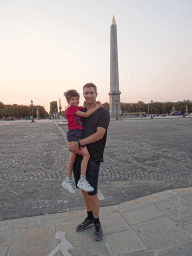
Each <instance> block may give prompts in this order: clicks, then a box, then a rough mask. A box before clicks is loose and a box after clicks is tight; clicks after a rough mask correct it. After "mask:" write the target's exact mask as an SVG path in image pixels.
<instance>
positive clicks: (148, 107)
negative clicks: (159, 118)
mask: <svg viewBox="0 0 192 256" xmlns="http://www.w3.org/2000/svg"><path fill="white" fill-rule="evenodd" d="M148 116H149V105H148Z"/></svg>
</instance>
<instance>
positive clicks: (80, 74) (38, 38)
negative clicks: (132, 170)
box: [0, 0, 192, 111]
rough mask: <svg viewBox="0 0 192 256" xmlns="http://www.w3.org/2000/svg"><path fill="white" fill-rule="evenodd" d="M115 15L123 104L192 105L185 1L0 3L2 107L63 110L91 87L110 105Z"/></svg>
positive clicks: (189, 17)
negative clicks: (54, 104)
mask: <svg viewBox="0 0 192 256" xmlns="http://www.w3.org/2000/svg"><path fill="white" fill-rule="evenodd" d="M113 15H114V17H115V20H116V24H117V40H118V62H119V90H120V91H121V96H120V100H121V102H129V103H131V102H138V101H143V102H145V103H149V102H150V101H151V100H153V102H157V101H160V102H167V101H173V102H176V101H183V100H184V99H185V100H187V99H189V100H192V1H191V0H90V1H88V0H33V1H32V0H0V31H1V32H0V101H1V102H3V103H4V104H23V105H30V103H31V100H33V104H34V105H42V106H44V107H45V109H46V110H47V111H49V109H50V102H51V101H59V98H60V99H61V105H62V110H64V109H65V107H66V106H67V102H66V100H65V98H64V96H63V93H64V92H65V91H67V90H69V89H75V90H77V91H78V92H79V93H80V104H81V105H82V104H83V91H82V87H83V85H84V84H85V83H88V82H93V83H95V84H96V85H97V87H98V97H97V99H98V100H100V101H101V102H102V103H104V102H109V95H108V93H109V90H110V26H111V22H112V18H113Z"/></svg>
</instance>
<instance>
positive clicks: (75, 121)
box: [66, 106, 83, 130]
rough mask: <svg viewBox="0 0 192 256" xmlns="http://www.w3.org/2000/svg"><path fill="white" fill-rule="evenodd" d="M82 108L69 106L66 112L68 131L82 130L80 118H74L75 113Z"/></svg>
mask: <svg viewBox="0 0 192 256" xmlns="http://www.w3.org/2000/svg"><path fill="white" fill-rule="evenodd" d="M82 109H83V107H74V106H69V107H68V108H67V110H66V118H67V121H68V123H67V126H68V129H69V130H72V129H80V130H83V123H82V120H81V117H80V116H76V115H75V113H76V112H77V111H81V110H82Z"/></svg>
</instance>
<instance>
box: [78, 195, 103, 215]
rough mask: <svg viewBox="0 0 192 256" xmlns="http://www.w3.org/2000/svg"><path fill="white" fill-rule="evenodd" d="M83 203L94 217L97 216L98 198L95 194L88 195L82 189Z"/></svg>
mask: <svg viewBox="0 0 192 256" xmlns="http://www.w3.org/2000/svg"><path fill="white" fill-rule="evenodd" d="M82 194H83V199H84V203H85V206H86V209H87V211H92V213H93V216H94V218H95V219H96V218H99V199H98V196H97V195H93V196H89V195H88V194H87V192H85V191H83V190H82Z"/></svg>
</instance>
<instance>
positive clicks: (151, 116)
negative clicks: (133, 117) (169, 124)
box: [151, 100, 153, 119]
mask: <svg viewBox="0 0 192 256" xmlns="http://www.w3.org/2000/svg"><path fill="white" fill-rule="evenodd" d="M152 103H153V101H152V100H151V119H153V116H152Z"/></svg>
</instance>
